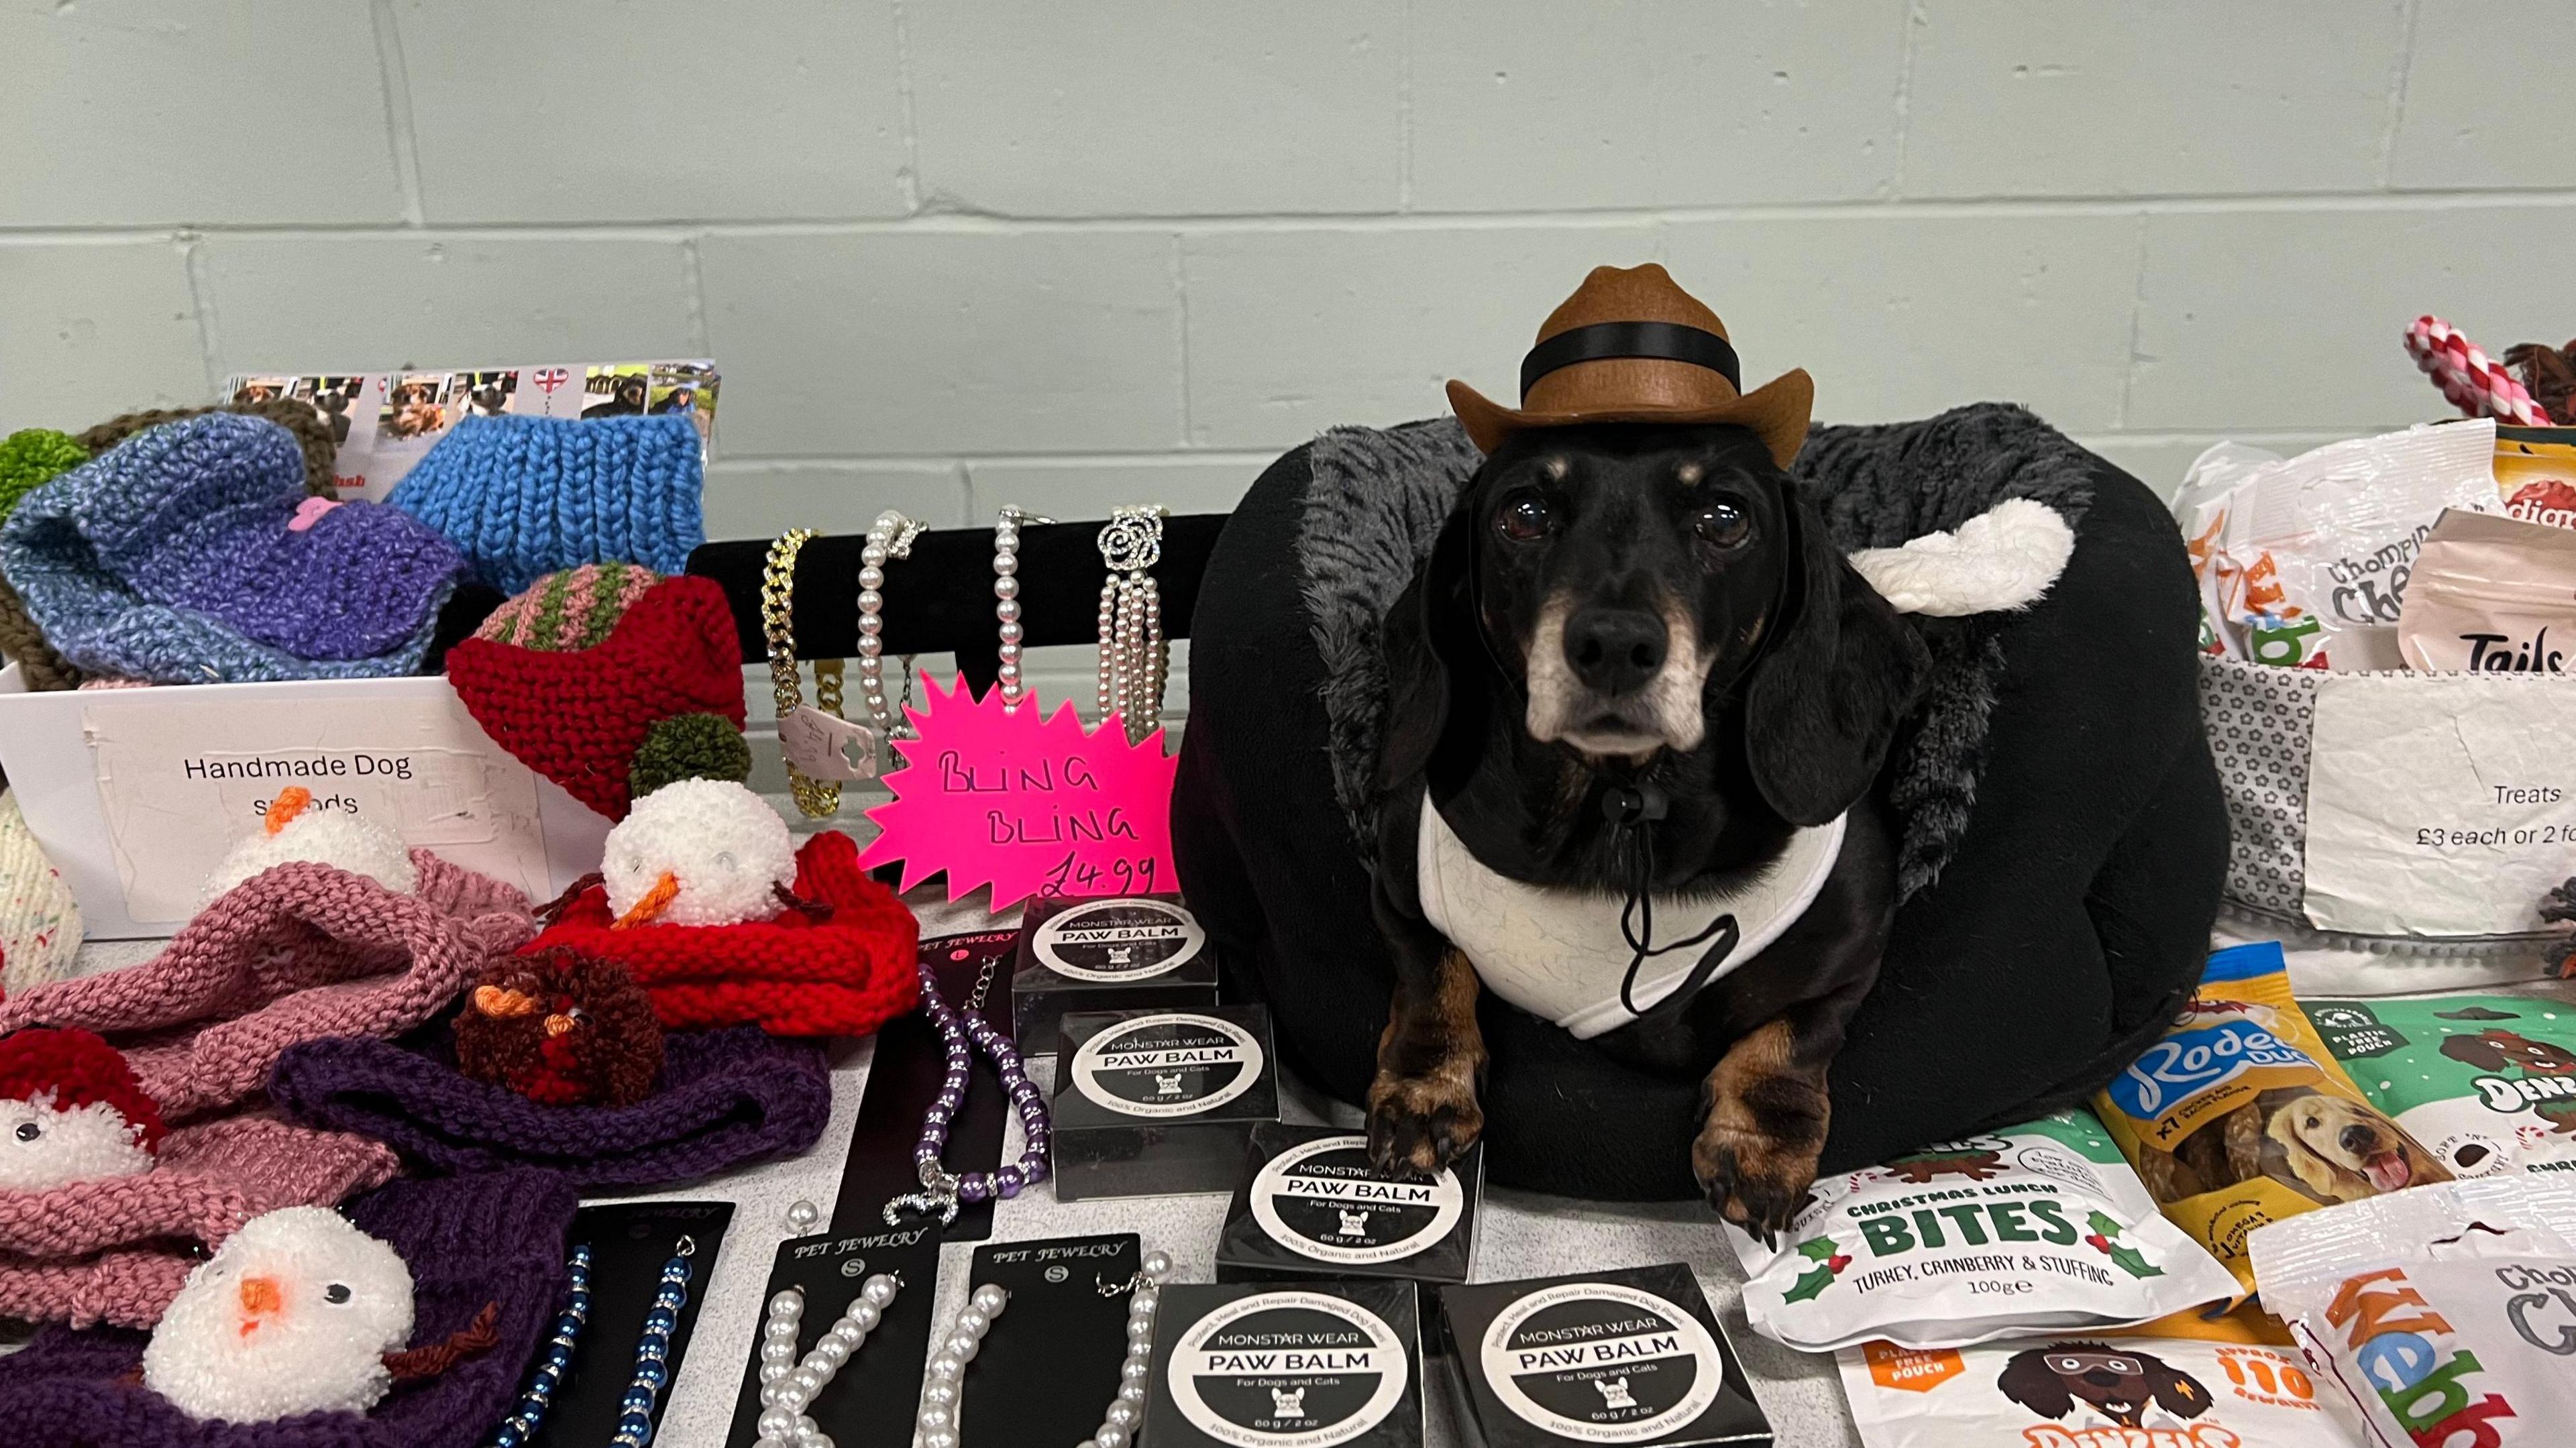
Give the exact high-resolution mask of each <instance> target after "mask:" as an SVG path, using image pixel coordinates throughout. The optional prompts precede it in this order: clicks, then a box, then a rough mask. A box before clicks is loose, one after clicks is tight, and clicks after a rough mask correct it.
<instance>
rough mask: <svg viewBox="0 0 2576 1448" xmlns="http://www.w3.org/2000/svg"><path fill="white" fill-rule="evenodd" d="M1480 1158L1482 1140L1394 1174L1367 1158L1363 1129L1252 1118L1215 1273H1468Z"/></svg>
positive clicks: (1432, 1278)
mask: <svg viewBox="0 0 2576 1448" xmlns="http://www.w3.org/2000/svg"><path fill="white" fill-rule="evenodd" d="M1484 1159H1485V1148H1484V1144H1483V1143H1481V1142H1479V1143H1478V1144H1476V1145H1474V1146H1471V1147H1469V1148H1467V1154H1466V1155H1465V1156H1463V1157H1461V1158H1459V1160H1458V1161H1457V1163H1456V1164H1455V1165H1453V1166H1449V1167H1444V1168H1442V1169H1441V1170H1440V1171H1438V1172H1436V1173H1434V1174H1432V1175H1430V1176H1427V1177H1419V1176H1411V1175H1402V1176H1398V1175H1390V1174H1388V1173H1386V1172H1382V1171H1380V1170H1378V1169H1377V1168H1376V1167H1374V1166H1372V1165H1370V1163H1369V1154H1368V1137H1366V1136H1365V1135H1363V1134H1361V1133H1359V1132H1355V1131H1342V1130H1338V1129H1336V1128H1333V1127H1329V1126H1290V1125H1287V1124H1285V1123H1265V1124H1263V1125H1260V1126H1256V1127H1254V1128H1253V1129H1252V1149H1251V1151H1250V1152H1248V1153H1247V1154H1246V1156H1245V1158H1244V1166H1243V1178H1242V1181H1241V1182H1240V1183H1239V1184H1238V1185H1237V1186H1236V1187H1235V1190H1234V1204H1233V1206H1232V1207H1230V1208H1229V1209H1228V1210H1227V1212H1226V1218H1225V1232H1224V1235H1223V1236H1222V1237H1220V1238H1219V1239H1218V1240H1217V1247H1216V1280H1218V1281H1219V1282H1276V1281H1282V1280H1290V1279H1301V1278H1316V1277H1401V1278H1406V1279H1409V1280H1411V1281H1415V1282H1464V1281H1466V1280H1467V1270H1468V1266H1469V1264H1470V1262H1471V1261H1472V1260H1473V1259H1474V1256H1475V1246H1476V1196H1477V1191H1478V1188H1480V1187H1481V1186H1482V1185H1483V1184H1484V1182H1483V1177H1484Z"/></svg>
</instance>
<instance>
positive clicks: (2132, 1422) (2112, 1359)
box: [1995, 1342, 2209, 1428]
mask: <svg viewBox="0 0 2576 1448" xmlns="http://www.w3.org/2000/svg"><path fill="white" fill-rule="evenodd" d="M1995 1388H1996V1390H1997V1391H1999V1392H2001V1393H2002V1394H2003V1395H2004V1396H2005V1397H2007V1398H2010V1399H2012V1400H2013V1401H2014V1402H2016V1403H2019V1404H2021V1405H2022V1406H2023V1407H2025V1408H2028V1409H2030V1410H2031V1411H2032V1412H2034V1413H2037V1414H2038V1415H2040V1416H2041V1417H2043V1418H2063V1417H2065V1416H2066V1415H2067V1414H2069V1413H2071V1412H2073V1411H2075V1405H2076V1404H2077V1403H2082V1404H2084V1405H2085V1406H2086V1407H2089V1408H2091V1409H2092V1410H2093V1411H2095V1412H2097V1413H2100V1414H2101V1415H2102V1416H2103V1417H2105V1418H2108V1419H2110V1420H2111V1425H2112V1426H2113V1427H2115V1428H2143V1427H2145V1426H2147V1422H2146V1415H2147V1405H2148V1404H2149V1403H2153V1404H2155V1405H2156V1406H2158V1407H2161V1408H2163V1409H2164V1410H2165V1411H2166V1412H2168V1413H2171V1414H2173V1415H2174V1416H2175V1417H2177V1418H2197V1417H2199V1416H2200V1415H2201V1414H2203V1413H2206V1412H2208V1411H2209V1389H2207V1388H2204V1387H2202V1386H2201V1385H2200V1380H2199V1379H2197V1378H2195V1377H2193V1376H2192V1375H2191V1374H2189V1373H2187V1372H2184V1371H2183V1370H2182V1369H2180V1368H2177V1367H2174V1366H2172V1365H2171V1364H2168V1363H2167V1362H2166V1361H2165V1360H2164V1359H2162V1358H2160V1357H2157V1356H2156V1355H2155V1354H2153V1353H2144V1352H2129V1351H2127V1350H2125V1349H2115V1348H2113V1347H2112V1346H2111V1345H2110V1344H2108V1343H2100V1342H2053V1343H2050V1344H2049V1345H2048V1346H2046V1347H2035V1348H2031V1349H2029V1350H2027V1351H2024V1352H2017V1353H2014V1354H2013V1355H2012V1361H2010V1362H2008V1363H2005V1364H2004V1370H2003V1373H2002V1374H2001V1375H2000V1376H1998V1377H1997V1378H1996V1379H1995Z"/></svg>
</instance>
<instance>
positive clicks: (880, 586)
mask: <svg viewBox="0 0 2576 1448" xmlns="http://www.w3.org/2000/svg"><path fill="white" fill-rule="evenodd" d="M922 526H923V525H921V524H919V523H916V522H914V521H913V520H912V519H910V518H907V517H905V516H904V515H903V514H901V513H899V512H896V511H895V510H894V509H892V508H888V509H887V510H886V511H884V512H882V513H879V514H877V520H876V522H875V523H874V524H872V525H870V526H869V528H868V541H867V543H866V544H865V545H864V546H863V547H861V548H860V549H859V644H858V648H859V697H860V699H861V701H862V702H864V703H865V704H866V705H867V706H868V720H869V722H870V723H873V724H874V725H876V726H877V733H878V735H879V736H880V737H882V738H884V739H887V740H893V739H897V738H902V737H904V735H903V734H902V732H901V731H903V730H904V729H906V728H908V727H909V726H907V725H906V724H905V723H904V722H903V721H902V720H899V719H897V718H895V717H894V715H893V712H892V711H891V710H889V709H887V708H886V697H885V659H884V657H883V655H884V653H885V645H884V644H882V643H880V642H878V639H877V635H878V634H880V633H882V632H883V631H884V630H885V619H884V618H883V617H882V616H881V615H882V614H883V613H884V610H885V591H884V590H885V566H886V563H887V562H888V561H889V560H891V559H897V558H910V557H911V556H912V540H913V539H915V538H918V537H920V536H921V530H922ZM903 682H904V687H905V688H906V689H907V690H909V689H910V688H911V687H912V671H911V670H910V669H909V668H907V669H905V670H904V680H903Z"/></svg>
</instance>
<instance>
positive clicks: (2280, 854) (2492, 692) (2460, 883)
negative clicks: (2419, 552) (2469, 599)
mask: <svg viewBox="0 0 2576 1448" xmlns="http://www.w3.org/2000/svg"><path fill="white" fill-rule="evenodd" d="M2200 703H2201V719H2202V723H2203V725H2204V726H2205V727H2206V729H2207V730H2208V733H2209V745H2210V750H2211V752H2212V754H2214V755H2215V756H2216V758H2217V762H2218V773H2219V778H2220V780H2221V781H2222V784H2223V786H2224V788H2225V791H2226V796H2227V811H2228V826H2229V830H2230V842H2229V853H2228V869H2227V885H2226V891H2225V897H2226V899H2225V903H2226V908H2225V910H2224V911H2223V912H2222V914H2221V916H2220V919H2219V928H2218V943H2220V944H2232V943H2236V942H2239V941H2244V940H2279V941H2280V942H2281V944H2282V947H2283V949H2284V951H2285V953H2286V954H2287V956H2288V958H2289V962H2290V977H2291V980H2292V982H2293V984H2294V985H2295V986H2296V987H2297V988H2298V990H2299V993H2300V994H2302V995H2315V994H2325V995H2375V994H2390V993H2397V992H2414V991H2431V990H2444V989H2451V988H2459V987H2471V986H2485V985H2493V984H2496V983H2499V982H2504V981H2515V980H2530V979H2534V978H2536V977H2540V976H2544V975H2551V974H2555V970H2556V965H2557V962H2558V960H2559V958H2560V957H2561V956H2562V955H2563V954H2564V953H2565V950H2566V947H2567V944H2568V941H2569V933H2568V930H2567V928H2566V927H2564V926H2555V925H2552V924H2550V923H2549V922H2546V921H2544V920H2542V919H2541V917H2540V904H2541V901H2542V899H2543V897H2545V896H2546V895H2548V894H2549V892H2550V891H2552V890H2554V889H2556V888H2557V887H2558V886H2559V885H2560V884H2561V883H2562V882H2564V881H2566V880H2567V879H2568V878H2569V877H2570V876H2576V676H2568V675H2558V674H2418V673H2355V674H2332V673H2321V672H2317V671H2314V670H2309V669H2291V668H2278V667H2273V666H2268V665H2263V664H2252V663H2246V662H2243V661H2241V660H2235V659H2220V658H2203V659H2202V660H2201V673H2200Z"/></svg>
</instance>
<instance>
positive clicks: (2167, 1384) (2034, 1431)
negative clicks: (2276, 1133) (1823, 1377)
mask: <svg viewBox="0 0 2576 1448" xmlns="http://www.w3.org/2000/svg"><path fill="white" fill-rule="evenodd" d="M1837 1363H1838V1365H1839V1367H1840V1368H1841V1371H1842V1380H1843V1392H1844V1395H1845V1396H1847V1397H1848V1398H1850V1400H1851V1409H1852V1421H1853V1422H1854V1423H1856V1424H1858V1425H1859V1427H1860V1441H1861V1442H1862V1444H1863V1445H1865V1448H2361V1445H2362V1439H2361V1438H2360V1437H2359V1436H2357V1434H2358V1430H2357V1429H2356V1428H2355V1426H2354V1425H2353V1424H2352V1422H2351V1419H2350V1415H2349V1412H2348V1410H2346V1409H2344V1407H2343V1405H2342V1404H2341V1403H2339V1402H2336V1401H2335V1400H2334V1396H2333V1395H2334V1389H2333V1388H2332V1387H2331V1386H2328V1385H2325V1384H2320V1383H2318V1382H2317V1381H2316V1380H2315V1378H2314V1376H2313V1375H2312V1374H2311V1373H2310V1372H2309V1371H2308V1368H2307V1364H2305V1363H2304V1362H2302V1361H2301V1360H2300V1358H2299V1354H2298V1353H2297V1352H2296V1351H2295V1350H2293V1349H2290V1348H2283V1347H2270V1346H2264V1345H2260V1344H2254V1343H2219V1342H2198V1341H2190V1340H2178V1339H2171V1338H2138V1337H2110V1338H2101V1337H2063V1336H2059V1337H2033V1338H2018V1339H2015V1340H2014V1341H2011V1342H1995V1343H1987V1344H1986V1345H1984V1346H1982V1347H1971V1348H1960V1349H1946V1348H1945V1349H1937V1350H1933V1351H1928V1352H1927V1351H1920V1350H1917V1349H1912V1348H1901V1347H1898V1346H1896V1345H1895V1344H1894V1343H1886V1342H1873V1343H1869V1344H1866V1345H1864V1346H1861V1347H1857V1348H1846V1349H1844V1350H1843V1352H1842V1353H1841V1354H1840V1355H1839V1357H1838V1358H1837Z"/></svg>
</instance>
